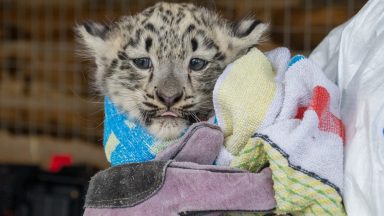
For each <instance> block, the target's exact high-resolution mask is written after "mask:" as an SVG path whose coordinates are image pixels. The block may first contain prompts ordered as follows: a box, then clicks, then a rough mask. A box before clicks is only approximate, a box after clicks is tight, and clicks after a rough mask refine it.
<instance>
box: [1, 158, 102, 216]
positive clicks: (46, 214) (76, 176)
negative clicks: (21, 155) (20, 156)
mask: <svg viewBox="0 0 384 216" xmlns="http://www.w3.org/2000/svg"><path fill="white" fill-rule="evenodd" d="M96 171H97V170H95V169H91V168H89V167H85V166H77V167H65V168H63V169H62V170H61V171H60V172H59V173H49V172H45V171H42V170H40V169H39V168H38V167H35V166H17V165H0V216H52V215H54V216H77V215H79V216H80V215H82V214H83V205H84V197H85V194H86V190H87V187H88V181H89V179H90V177H91V176H93V175H94V174H95V173H96Z"/></svg>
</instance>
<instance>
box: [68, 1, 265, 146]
mask: <svg viewBox="0 0 384 216" xmlns="http://www.w3.org/2000/svg"><path fill="white" fill-rule="evenodd" d="M267 27H268V26H267V25H266V24H263V23H261V22H260V21H258V20H255V19H244V20H242V21H240V22H237V23H233V22H230V21H228V20H226V19H223V18H221V17H220V16H219V15H218V14H216V13H215V12H214V11H211V10H208V9H206V8H203V7H197V6H195V5H193V4H179V3H157V4H156V5H154V6H152V7H150V8H147V9H146V10H144V11H142V12H141V13H139V14H137V15H134V16H125V17H122V18H121V19H120V20H118V21H116V22H113V23H110V24H108V25H104V24H99V23H91V22H88V23H85V24H83V25H79V26H77V27H76V30H77V33H78V36H79V40H80V41H81V43H82V44H84V47H85V48H86V49H85V53H86V54H87V55H88V56H89V57H92V58H94V60H95V62H96V65H97V71H96V73H95V81H96V83H95V84H96V86H97V87H98V88H99V90H100V92H101V93H102V94H103V95H106V96H108V97H109V98H110V99H111V101H112V102H113V103H114V104H115V105H117V106H118V107H119V109H120V110H121V111H123V112H125V113H126V114H127V115H129V116H130V117H131V118H135V119H136V120H138V121H140V122H141V123H142V125H144V126H145V127H146V128H147V129H148V131H149V132H150V133H151V134H153V135H154V136H155V137H157V138H159V139H161V140H169V139H174V138H176V137H178V136H179V135H180V134H181V133H182V132H183V131H184V130H185V128H186V127H188V126H189V125H191V124H192V123H194V122H196V121H200V120H203V119H207V118H208V117H209V116H210V115H212V113H213V104H212V91H213V88H214V85H215V82H216V80H217V78H218V77H219V75H220V74H221V73H222V72H223V69H224V68H225V66H226V65H228V64H229V63H231V62H233V61H234V60H235V59H237V58H239V57H240V56H242V55H244V54H245V53H246V52H247V51H248V50H249V49H250V48H252V47H254V46H255V45H257V44H259V43H260V41H261V39H262V36H263V35H264V33H265V32H266V30H267Z"/></svg>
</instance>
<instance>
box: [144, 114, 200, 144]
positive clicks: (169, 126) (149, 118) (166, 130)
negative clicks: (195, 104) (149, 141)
mask: <svg viewBox="0 0 384 216" xmlns="http://www.w3.org/2000/svg"><path fill="white" fill-rule="evenodd" d="M144 116H146V121H145V123H146V126H147V128H148V131H149V132H150V133H151V134H152V135H154V136H155V137H157V138H159V139H161V140H172V139H177V138H179V137H180V136H181V135H182V134H183V132H184V131H185V130H186V129H187V128H188V127H189V126H190V125H191V124H193V123H195V122H199V121H202V119H200V118H199V117H198V115H197V113H195V112H190V111H189V112H187V111H181V110H177V111H176V110H171V109H168V110H165V111H151V112H149V113H148V112H147V113H144Z"/></svg>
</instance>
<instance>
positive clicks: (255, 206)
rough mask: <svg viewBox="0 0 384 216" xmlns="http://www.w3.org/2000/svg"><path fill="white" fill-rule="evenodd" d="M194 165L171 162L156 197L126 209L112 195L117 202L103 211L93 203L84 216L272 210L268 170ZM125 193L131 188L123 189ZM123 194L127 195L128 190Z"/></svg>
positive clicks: (272, 192)
mask: <svg viewBox="0 0 384 216" xmlns="http://www.w3.org/2000/svg"><path fill="white" fill-rule="evenodd" d="M124 166H130V164H127V165H124ZM196 166H199V165H197V164H193V163H178V162H172V163H170V164H169V165H168V168H167V169H166V170H165V180H164V183H163V184H162V186H161V188H160V189H159V190H158V191H157V192H156V195H150V196H149V197H148V198H147V199H146V200H145V202H140V203H138V204H136V205H135V206H132V207H127V206H124V205H122V204H120V203H121V202H120V201H124V198H125V197H120V198H119V197H116V196H115V197H114V199H117V200H118V201H117V202H113V203H114V206H113V207H109V208H106V206H105V205H104V204H102V203H103V202H97V201H98V200H93V201H94V202H93V203H99V205H93V206H87V205H86V207H87V208H86V210H85V213H84V215H85V216H95V215H105V216H112V215H114V216H123V215H137V216H140V215H143V216H151V215H157V216H161V215H164V216H172V215H179V214H180V213H199V212H212V213H215V214H216V213H220V212H228V211H229V212H234V211H246V212H268V211H270V210H272V209H274V207H275V205H276V203H275V200H274V191H273V187H272V179H271V170H270V169H269V168H266V169H264V170H263V171H262V172H260V173H248V172H242V171H239V170H231V169H230V168H226V167H219V166H213V165H211V166H209V165H205V166H203V167H204V169H195V167H196ZM119 177H120V182H121V181H122V182H124V179H125V178H126V177H125V176H124V175H119ZM95 180H96V179H93V181H95ZM116 180H117V181H118V179H116ZM97 182H101V181H97ZM120 190H121V188H120ZM125 190H135V188H134V187H129V186H125ZM94 192H97V191H91V190H90V191H88V193H94ZM124 193H126V194H129V191H128V192H124ZM124 193H121V194H124ZM90 196H92V195H90ZM99 198H101V199H102V200H104V201H105V197H103V196H99ZM88 203H89V202H88ZM91 207H92V208H91ZM192 215H193V214H192Z"/></svg>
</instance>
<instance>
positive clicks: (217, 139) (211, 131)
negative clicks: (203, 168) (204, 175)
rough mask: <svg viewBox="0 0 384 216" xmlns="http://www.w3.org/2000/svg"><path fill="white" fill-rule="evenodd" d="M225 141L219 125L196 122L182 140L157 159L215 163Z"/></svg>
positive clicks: (160, 154) (161, 153)
mask: <svg viewBox="0 0 384 216" xmlns="http://www.w3.org/2000/svg"><path fill="white" fill-rule="evenodd" d="M223 142H224V134H223V132H222V131H221V130H220V128H219V127H218V126H216V125H214V124H210V123H207V122H200V123H196V124H193V125H192V126H191V127H190V128H189V129H188V131H187V132H186V134H185V135H184V136H183V137H182V139H181V141H179V142H178V143H175V144H173V145H171V146H169V147H168V148H167V149H165V150H164V151H162V152H160V153H159V154H158V155H157V156H156V158H155V160H175V161H188V162H194V163H198V164H213V162H214V161H215V159H216V157H217V155H218V153H219V151H220V147H221V145H222V144H223Z"/></svg>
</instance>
